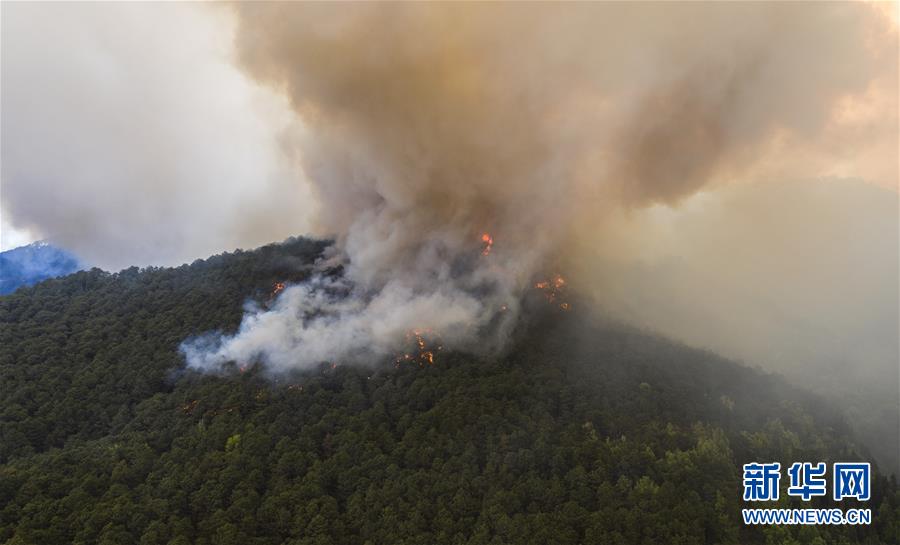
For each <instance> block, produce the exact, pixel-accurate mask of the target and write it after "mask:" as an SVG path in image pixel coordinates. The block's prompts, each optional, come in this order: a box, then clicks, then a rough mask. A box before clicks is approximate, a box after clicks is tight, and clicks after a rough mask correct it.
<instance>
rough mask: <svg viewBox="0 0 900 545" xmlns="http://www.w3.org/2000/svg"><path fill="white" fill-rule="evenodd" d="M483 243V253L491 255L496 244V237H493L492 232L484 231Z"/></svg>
mask: <svg viewBox="0 0 900 545" xmlns="http://www.w3.org/2000/svg"><path fill="white" fill-rule="evenodd" d="M481 243H482V244H483V246H482V248H481V255H483V256H487V255H490V254H491V248H492V247H493V246H494V237H492V236H491V234H490V233H483V234H482V235H481Z"/></svg>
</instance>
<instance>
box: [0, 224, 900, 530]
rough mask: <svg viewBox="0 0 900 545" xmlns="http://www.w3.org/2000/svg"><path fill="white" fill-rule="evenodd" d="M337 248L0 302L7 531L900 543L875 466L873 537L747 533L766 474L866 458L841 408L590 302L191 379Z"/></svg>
mask: <svg viewBox="0 0 900 545" xmlns="http://www.w3.org/2000/svg"><path fill="white" fill-rule="evenodd" d="M325 247H326V243H324V242H320V241H312V240H307V239H290V240H288V241H287V242H285V243H283V244H279V245H270V246H266V247H263V248H260V249H258V250H255V251H250V252H246V251H238V252H235V253H231V254H224V255H219V256H215V257H212V258H210V259H207V260H205V261H197V262H195V263H193V264H191V265H189V266H188V265H185V266H182V267H178V268H150V269H143V270H138V269H136V268H132V269H127V270H124V271H122V272H120V273H117V274H109V273H106V272H103V271H100V270H98V269H93V270H90V271H84V272H79V273H76V274H72V275H70V276H67V277H64V278H58V279H53V280H48V281H45V282H43V283H41V284H39V285H36V286H34V287H30V288H23V289H20V290H18V291H17V292H16V293H14V294H12V295H9V296H5V297H2V298H0V392H2V395H0V464H2V465H0V542H6V543H10V544H22V543H29V544H41V545H44V544H56V543H79V544H81V543H84V544H87V543H102V544H119V543H121V544H129V543H141V544H167V543H171V544H188V543H197V544H241V545H244V544H260V545H262V544H279V543H292V544H301V543H302V544H345V543H346V544H360V545H363V544H367V543H371V544H382V543H391V544H395V543H397V544H410V545H413V544H415V545H420V544H432V543H433V544H444V543H446V544H457V543H458V544H462V543H472V544H476V543H479V544H480V543H484V544H487V543H511V544H529V543H534V544H542V545H543V544H547V543H554V544H574V543H592V544H593V543H604V544H606V543H611V544H631V543H634V544H695V543H723V544H725V543H772V544H774V543H788V544H795V543H802V544H825V543H871V544H875V543H898V535H900V493H898V486H897V483H896V480H895V478H893V477H892V478H890V479H887V478H885V477H884V476H882V475H880V474H879V473H878V472H877V471H876V474H875V476H874V477H875V481H874V483H873V486H872V490H873V496H872V499H871V501H870V502H867V503H866V504H865V505H864V506H866V507H871V508H872V510H873V518H874V521H873V524H872V525H871V526H817V527H812V526H806V527H764V528H763V527H747V526H744V525H743V524H742V519H741V516H740V508H741V507H742V505H743V503H742V501H741V465H742V464H743V463H747V462H750V461H780V462H782V464H783V465H784V464H785V463H790V462H793V461H812V462H817V461H826V462H832V461H847V460H865V459H867V455H866V453H865V452H864V451H862V450H861V449H860V448H859V447H858V445H856V444H855V442H854V440H853V435H852V433H851V431H850V430H849V429H848V428H847V427H846V425H845V424H844V422H843V419H842V417H841V415H839V414H836V413H835V412H834V411H833V410H831V409H830V408H829V406H828V404H827V403H825V402H824V401H823V400H821V399H819V398H816V397H814V396H812V395H809V394H806V393H805V392H803V391H800V390H797V389H795V388H792V387H790V386H788V385H787V384H786V383H784V382H783V381H782V380H780V379H779V378H778V377H775V376H770V375H766V374H763V373H762V372H760V371H757V370H753V369H750V368H747V367H743V366H740V365H737V364H735V363H733V362H730V361H727V360H724V359H722V358H720V357H717V356H715V355H714V354H711V353H708V352H702V351H697V350H693V349H690V348H687V347H685V346H681V345H678V344H676V343H673V342H670V341H668V340H665V339H662V338H659V337H656V336H653V335H650V334H647V333H644V332H640V331H636V330H633V329H629V328H627V327H624V326H621V325H618V324H615V323H611V322H608V321H605V320H603V319H601V318H599V317H597V316H595V315H593V314H591V313H590V312H588V311H587V310H585V309H582V308H580V307H579V305H578V303H577V300H576V301H573V309H572V310H571V311H569V312H562V311H560V310H559V309H557V308H555V307H550V306H548V305H542V304H541V301H542V299H541V297H540V296H537V297H536V298H535V300H534V301H529V302H527V306H528V307H529V312H528V313H527V318H526V320H525V321H524V322H523V324H522V326H521V328H520V330H519V331H517V332H516V335H515V338H514V339H513V341H512V342H511V345H510V347H509V350H508V351H507V352H505V353H504V354H502V355H498V356H492V357H477V356H471V355H466V354H461V353H453V352H442V353H440V354H439V355H438V356H437V357H436V358H435V360H434V363H433V365H418V364H417V363H412V364H400V365H399V366H396V365H394V362H393V361H389V362H372V365H371V366H370V367H351V366H342V365H338V366H337V367H334V368H332V366H330V365H323V366H322V367H321V368H319V369H316V370H315V371H310V372H307V373H302V374H300V373H298V374H296V375H292V376H279V377H269V376H267V375H266V374H265V372H264V370H263V369H261V368H259V367H251V368H249V369H246V370H244V371H240V370H237V369H235V370H234V371H233V372H230V373H226V374H224V375H222V376H212V375H202V374H199V373H196V372H193V371H190V370H186V369H185V366H184V361H183V359H182V357H181V355H180V354H179V351H178V346H179V344H180V343H181V342H182V341H183V340H185V339H186V338H188V337H190V336H192V335H196V334H200V333H203V332H206V331H210V330H223V331H233V330H234V329H235V328H236V327H237V325H238V324H239V322H240V318H241V315H242V305H243V303H244V302H245V301H246V300H247V299H248V298H251V299H256V300H258V301H260V302H261V303H264V302H265V301H266V299H267V298H268V297H269V295H270V292H271V290H272V287H273V285H274V284H275V283H277V282H296V281H300V280H302V279H304V278H306V277H307V276H308V275H309V274H311V272H312V263H313V261H314V259H315V258H316V257H317V256H319V255H320V254H321V252H322V251H323V249H324V248H325ZM785 481H786V479H782V486H783V487H784V486H786V482H785ZM842 503H843V505H842V507H848V503H850V504H851V505H852V502H847V501H844V502H842ZM777 505H778V506H789V505H799V506H803V507H809V506H828V505H831V502H830V500H822V501H816V500H813V501H812V502H809V503H806V504H796V503H793V500H790V499H788V498H787V497H786V496H785V495H784V494H782V500H779V502H777Z"/></svg>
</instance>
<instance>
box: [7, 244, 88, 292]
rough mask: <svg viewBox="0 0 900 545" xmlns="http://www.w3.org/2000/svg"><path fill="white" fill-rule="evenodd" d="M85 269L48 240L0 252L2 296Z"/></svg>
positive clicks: (73, 257) (76, 259) (69, 254)
mask: <svg viewBox="0 0 900 545" xmlns="http://www.w3.org/2000/svg"><path fill="white" fill-rule="evenodd" d="M83 268H84V265H83V264H82V263H81V262H80V261H79V260H78V258H77V257H75V256H74V255H72V254H71V253H69V252H67V251H65V250H63V249H61V248H57V247H56V246H53V245H52V244H50V243H48V242H45V241H39V242H34V243H31V244H29V245H27V246H20V247H18V248H14V249H12V250H7V251H5V252H0V295H5V294H7V293H12V292H14V291H16V289H18V288H20V287H22V286H31V285H33V284H37V283H38V282H40V281H41V280H46V279H48V278H55V277H57V276H64V275H67V274H71V273H73V272H76V271H80V270H81V269H83Z"/></svg>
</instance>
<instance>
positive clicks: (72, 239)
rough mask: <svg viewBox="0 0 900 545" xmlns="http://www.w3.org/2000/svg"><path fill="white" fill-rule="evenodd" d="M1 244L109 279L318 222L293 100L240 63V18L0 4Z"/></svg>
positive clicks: (185, 6)
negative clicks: (81, 265)
mask: <svg viewBox="0 0 900 545" xmlns="http://www.w3.org/2000/svg"><path fill="white" fill-rule="evenodd" d="M2 10H3V17H2V20H0V25H2V27H0V29H2V32H0V41H2V44H0V45H2V47H0V61H2V62H0V81H2V84H0V109H2V116H0V151H2V166H0V207H2V218H3V221H2V224H3V225H2V228H3V231H4V233H3V235H2V237H0V238H2V240H3V243H4V245H6V244H9V243H11V242H16V238H15V237H13V236H11V235H10V234H9V233H10V232H27V233H30V234H31V236H32V237H33V238H35V239H49V240H51V241H52V242H53V243H54V244H57V245H59V246H62V247H65V248H67V249H69V250H72V251H73V252H74V253H76V254H77V255H78V256H79V257H80V258H82V259H83V260H84V261H85V262H87V263H90V264H91V265H96V266H99V267H102V268H105V269H111V270H118V269H121V268H123V267H127V266H130V265H151V264H153V265H173V264H180V263H184V262H189V261H193V260H194V259H196V258H198V257H204V256H207V255H209V254H211V253H216V252H220V251H222V250H226V249H227V250H232V249H234V248H235V247H236V246H244V247H247V246H258V245H260V244H264V243H267V242H270V241H272V240H282V239H284V238H285V237H287V236H289V235H293V234H296V233H298V232H306V231H308V230H309V229H310V227H311V222H310V215H309V213H308V211H309V210H310V209H311V208H312V207H313V202H312V198H311V196H310V194H309V191H308V186H307V185H306V184H304V183H303V181H302V177H301V176H299V175H298V170H297V169H296V165H295V162H294V159H293V158H292V153H291V152H290V148H291V145H290V140H291V139H292V138H294V137H296V136H297V134H301V133H302V128H298V127H296V126H295V125H296V121H295V117H294V115H293V114H292V112H291V110H290V108H289V105H288V104H287V101H286V100H285V99H284V98H283V97H281V96H280V95H279V94H278V93H276V92H275V91H272V90H269V89H268V88H265V87H263V86H260V85H258V84H256V83H255V82H253V81H252V80H251V79H249V78H248V77H247V76H246V75H244V74H243V73H242V72H241V71H240V70H239V69H238V68H237V67H235V66H234V64H233V59H232V54H233V45H232V40H233V32H234V23H233V19H232V18H231V17H230V16H228V14H227V13H224V12H220V11H216V10H211V9H208V8H207V7H204V6H202V5H198V4H191V3H171V4H162V3H143V4H142V3H128V4H114V3H86V2H72V3H26V2H10V3H4V5H3V8H2Z"/></svg>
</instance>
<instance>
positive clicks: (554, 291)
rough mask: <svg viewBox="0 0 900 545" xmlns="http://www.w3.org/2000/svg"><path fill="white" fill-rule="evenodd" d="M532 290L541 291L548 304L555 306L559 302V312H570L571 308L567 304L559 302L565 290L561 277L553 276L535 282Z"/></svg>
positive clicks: (564, 280)
mask: <svg viewBox="0 0 900 545" xmlns="http://www.w3.org/2000/svg"><path fill="white" fill-rule="evenodd" d="M534 288H535V289H537V290H540V291H542V292H543V294H544V297H545V298H546V299H547V301H548V302H549V303H551V304H557V302H559V303H558V304H559V308H560V310H570V309H571V308H572V307H571V305H569V303H568V302H566V301H561V299H562V297H563V295H564V292H565V288H566V279H565V278H563V277H562V275H560V274H554V275H553V276H552V277H551V278H550V279H549V280H541V281H539V282H535V284H534Z"/></svg>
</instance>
